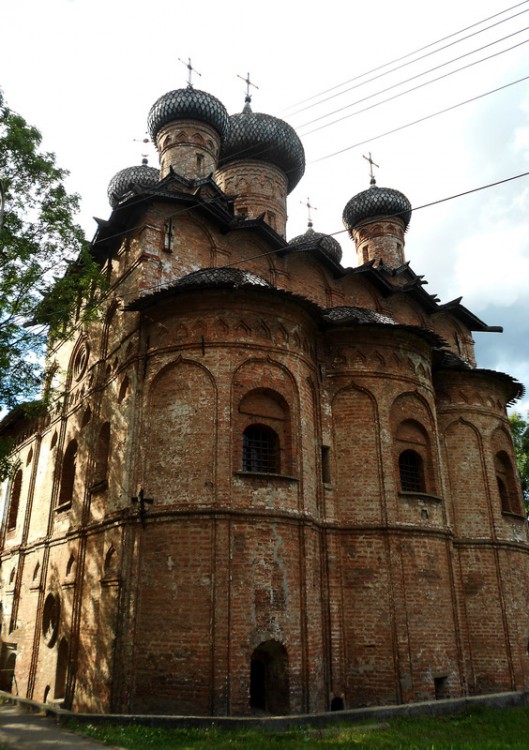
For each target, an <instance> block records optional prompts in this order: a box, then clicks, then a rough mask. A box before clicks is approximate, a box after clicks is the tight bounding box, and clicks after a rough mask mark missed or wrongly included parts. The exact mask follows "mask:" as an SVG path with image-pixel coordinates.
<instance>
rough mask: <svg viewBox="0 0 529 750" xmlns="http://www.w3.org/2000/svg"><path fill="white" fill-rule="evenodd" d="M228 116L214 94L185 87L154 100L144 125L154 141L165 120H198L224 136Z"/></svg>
mask: <svg viewBox="0 0 529 750" xmlns="http://www.w3.org/2000/svg"><path fill="white" fill-rule="evenodd" d="M228 119H229V118H228V112H227V111H226V108H225V106H224V104H222V102H220V101H219V100H218V99H217V98H216V97H215V96H213V95H212V94H208V93H207V91H200V89H194V88H192V87H191V86H188V87H187V88H185V89H175V91H168V92H167V94H164V95H163V96H161V97H160V98H159V99H158V100H157V101H155V102H154V104H153V105H152V107H151V110H150V112H149V115H148V117H147V128H148V130H149V133H150V134H151V138H152V139H153V141H156V136H157V134H158V131H159V130H160V128H162V127H163V126H164V125H166V124H167V123H168V122H174V121H175V120H199V121H200V122H205V123H206V124H207V125H211V127H212V128H214V129H215V130H216V131H217V133H218V134H219V135H220V137H221V138H224V136H225V135H226V133H227V131H228Z"/></svg>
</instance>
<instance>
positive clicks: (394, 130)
mask: <svg viewBox="0 0 529 750" xmlns="http://www.w3.org/2000/svg"><path fill="white" fill-rule="evenodd" d="M527 80H529V75H527V76H524V77H523V78H519V79H518V80H516V81H511V83H506V84H505V85H503V86H498V88H495V89H491V90H490V91H485V92H484V93H483V94H478V95H477V96H473V97H472V98H471V99H465V100H464V101H462V102H458V103H457V104H453V105H451V106H450V107H445V108H444V109H440V110H438V111H437V112H432V113H431V114H429V115H425V116H424V117H420V118H419V119H418V120H413V121H412V122H408V123H406V124H404V125H399V127H397V128H392V129H391V130H386V131H385V132H384V133H379V134H378V135H375V136H371V137H370V138H366V139H365V140H363V141H358V143H353V144H352V145H351V146H346V147H345V148H342V149H340V150H339V151H334V152H333V153H332V154H326V155H325V156H320V157H319V158H318V159H313V160H312V161H311V162H309V163H310V164H316V163H317V162H320V161H324V160H325V159H331V158H332V157H334V156H339V155H340V154H343V153H345V152H346V151H350V150H351V149H353V148H357V147H358V146H363V145H365V144H366V143H371V142H372V141H377V140H379V139H380V138H384V137H385V136H387V135H392V134H393V133H398V132H399V131H401V130H405V129H406V128H411V127H412V126H413V125H418V124H419V123H421V122H426V120H431V119H432V118H433V117H437V116H438V115H443V114H446V112H451V111H452V110H454V109H458V107H462V106H463V105H464V104H470V103H471V102H475V101H478V100H479V99H483V98H484V97H486V96H490V94H496V93H497V92H498V91H503V90H504V89H507V88H509V87H510V86H515V85H516V84H518V83H523V81H527Z"/></svg>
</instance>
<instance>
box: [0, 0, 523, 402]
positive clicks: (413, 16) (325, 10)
mask: <svg viewBox="0 0 529 750" xmlns="http://www.w3.org/2000/svg"><path fill="white" fill-rule="evenodd" d="M0 24H1V28H2V41H1V44H0V87H1V88H2V89H3V91H4V95H5V98H6V100H7V103H8V105H9V106H10V107H11V108H12V109H14V110H16V111H18V112H19V113H20V114H22V115H23V116H24V117H25V118H26V119H27V120H28V121H29V122H30V123H31V124H33V125H35V126H37V127H38V128H39V130H40V131H41V132H42V134H43V147H44V148H45V149H46V150H48V151H53V152H55V154H56V156H57V161H58V163H59V165H60V166H61V167H64V168H66V169H68V170H69V171H70V177H69V178H68V187H69V189H70V190H72V191H75V192H78V193H79V194H80V196H81V207H82V208H81V214H80V215H79V221H80V223H81V225H82V226H83V228H84V229H85V231H86V234H87V236H88V238H89V239H90V238H91V237H92V236H93V234H94V233H95V229H96V224H95V222H94V220H93V217H94V216H97V217H101V218H108V216H109V214H110V207H109V205H108V201H107V197H106V190H107V186H108V183H109V181H110V179H111V177H112V176H113V175H114V174H115V173H116V172H117V171H119V170H120V169H123V168H124V167H128V166H131V165H134V164H139V163H140V162H141V158H142V154H143V153H147V154H148V157H149V163H150V164H151V165H152V166H157V155H156V152H155V150H154V148H153V146H152V144H144V143H142V142H141V141H142V139H143V138H144V137H145V130H146V120H147V114H148V112H149V109H150V107H151V106H152V104H154V102H155V101H156V100H157V99H158V97H159V96H161V95H162V94H164V93H165V92H167V91H170V90H172V89H175V88H181V87H183V86H185V85H186V81H187V74H188V71H187V69H186V67H185V65H184V64H183V63H182V62H180V61H179V60H183V61H184V62H187V60H188V59H189V58H191V60H192V65H193V67H194V68H195V69H196V71H197V73H195V74H194V77H193V83H194V85H195V87H196V88H201V89H204V90H206V91H209V92H210V93H212V94H214V95H215V96H217V97H218V98H219V99H220V100H221V101H222V102H223V103H224V105H225V106H226V108H227V109H228V112H229V113H230V114H232V113H234V112H238V111H240V110H241V109H242V107H243V104H244V95H245V88H246V87H245V83H244V82H243V80H241V78H239V77H238V76H242V78H245V77H246V75H247V73H248V72H249V73H250V76H251V80H252V81H253V82H255V84H256V86H257V87H258V88H252V95H253V99H252V107H253V109H254V111H259V112H267V113H269V114H272V115H275V116H277V117H281V118H282V119H284V120H286V121H287V122H289V123H290V124H291V125H292V126H293V127H294V128H295V129H296V131H297V133H298V135H299V136H300V138H301V140H302V142H303V145H304V147H305V154H306V161H307V166H306V170H305V175H304V177H303V179H302V180H301V182H300V184H299V186H298V187H297V188H296V189H295V190H294V191H293V192H292V193H291V195H290V197H289V204H288V213H289V221H288V225H287V239H291V238H292V237H294V236H296V235H298V234H301V233H303V232H304V231H305V229H306V226H307V209H306V207H305V205H304V204H305V203H306V202H307V199H308V198H309V199H310V202H311V204H312V205H313V206H315V209H314V211H313V216H312V218H313V222H314V229H315V230H316V231H320V232H327V233H329V234H334V236H335V237H336V239H338V240H339V242H340V243H341V245H342V249H343V253H344V256H343V260H342V263H343V265H344V266H349V265H351V266H352V265H356V257H355V253H354V246H353V243H352V241H351V240H350V239H349V237H348V235H347V233H346V232H344V230H343V224H342V219H341V215H342V211H343V207H344V206H345V204H346V203H347V201H348V200H349V199H350V198H351V197H352V196H353V195H355V194H356V193H358V192H360V191H361V190H364V189H365V188H367V187H368V185H369V165H368V163H367V161H366V160H365V159H364V158H363V156H364V155H366V156H367V155H368V154H369V153H371V154H372V158H373V160H374V161H375V162H376V164H377V165H378V167H375V176H376V179H377V183H378V184H379V185H380V186H387V187H392V188H396V189H398V190H400V191H402V192H403V193H404V194H405V195H406V196H407V197H408V198H409V200H410V201H411V204H412V206H413V208H414V212H413V216H412V220H411V223H410V227H409V229H408V233H407V239H406V249H405V252H406V258H407V260H409V261H410V264H411V267H412V268H413V270H414V271H415V272H416V273H418V274H424V276H425V279H426V280H427V281H428V286H427V287H426V290H427V291H428V292H430V293H432V294H433V293H435V294H437V295H438V296H439V297H440V300H441V302H448V301H450V300H452V299H454V298H457V297H460V296H462V297H463V300H462V303H463V304H464V305H465V306H466V307H468V308H469V309H470V310H472V312H474V313H475V314H476V315H477V316H478V317H480V318H481V319H482V320H484V321H485V322H486V323H487V324H489V325H495V326H496V325H502V326H503V327H504V329H505V330H504V333H503V334H497V333H488V334H485V333H476V334H475V336H474V338H475V340H476V351H477V357H478V364H479V366H481V367H486V368H491V369H498V370H501V371H504V372H508V373H509V374H511V375H513V376H514V377H516V378H517V379H519V380H521V381H522V382H523V383H525V384H526V385H527V386H528V389H529V293H528V291H529V175H526V176H523V177H517V176H518V175H522V174H524V173H526V172H527V173H529V0H526V1H525V2H515V0H511V2H509V0H465V2H461V0H457V1H456V0H444V2H443V3H433V2H424V0H422V1H419V0H400V2H399V3H395V2H394V0H373V1H372V2H370V3H366V2H362V3H360V2H358V1H357V0H349V2H344V1H343V0H326V2H324V3H322V2H321V0H319V1H318V2H314V1H313V0H305V2H303V3H295V2H292V3H289V2H286V0H268V2H267V3H265V4H262V3H259V4H258V3H249V2H247V1H244V2H242V1H241V0H225V2H223V3H219V2H216V1H215V2H214V1H213V0H202V1H201V2H198V0H196V1H195V2H193V3H191V2H189V0H188V2H181V0H149V2H138V1H135V0H16V2H15V0H7V2H4V3H3V4H2V5H0ZM199 74H200V75H199ZM523 79H526V80H523ZM465 102H466V103H465ZM391 131H393V132H391ZM516 177H517V178H516ZM512 178H516V179H512ZM492 183H501V184H498V185H496V186H495V187H488V188H486V189H481V190H477V189H478V188H484V187H485V186H487V185H491V184H492ZM469 191H473V192H469ZM463 193H467V195H461V194H463ZM453 196H459V197H453ZM447 198H451V199H450V200H445V199H447ZM432 203H434V204H435V205H429V204H432ZM517 409H518V410H521V411H522V412H524V413H525V412H526V410H527V409H529V396H526V397H525V398H524V400H522V401H521V402H519V403H518V406H517Z"/></svg>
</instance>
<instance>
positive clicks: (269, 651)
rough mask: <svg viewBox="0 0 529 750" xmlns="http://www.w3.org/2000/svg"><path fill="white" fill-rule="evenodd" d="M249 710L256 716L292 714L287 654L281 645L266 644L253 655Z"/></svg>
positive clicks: (270, 642)
mask: <svg viewBox="0 0 529 750" xmlns="http://www.w3.org/2000/svg"><path fill="white" fill-rule="evenodd" d="M250 708H251V709H252V710H253V711H254V712H255V713H268V714H275V715H283V714H288V713H289V710H290V701H289V683H288V654H287V650H286V648H285V647H284V646H283V644H281V643H279V642H278V641H264V642H263V643H261V644H259V646H258V647H257V648H256V649H255V651H254V652H253V654H252V659H251V662H250Z"/></svg>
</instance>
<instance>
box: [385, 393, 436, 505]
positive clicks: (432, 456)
mask: <svg viewBox="0 0 529 750" xmlns="http://www.w3.org/2000/svg"><path fill="white" fill-rule="evenodd" d="M390 424H391V432H392V435H393V446H394V447H393V449H394V470H395V483H396V486H397V488H398V490H399V491H400V492H424V493H427V494H430V495H439V494H440V480H439V464H438V459H437V440H436V438H435V436H436V430H435V421H434V419H433V416H432V410H431V407H430V404H429V403H428V402H427V400H426V399H425V398H424V397H423V396H422V395H421V394H420V393H418V392H416V391H408V392H406V393H401V394H400V395H399V396H397V398H396V399H395V400H394V402H393V404H392V406H391V412H390Z"/></svg>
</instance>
